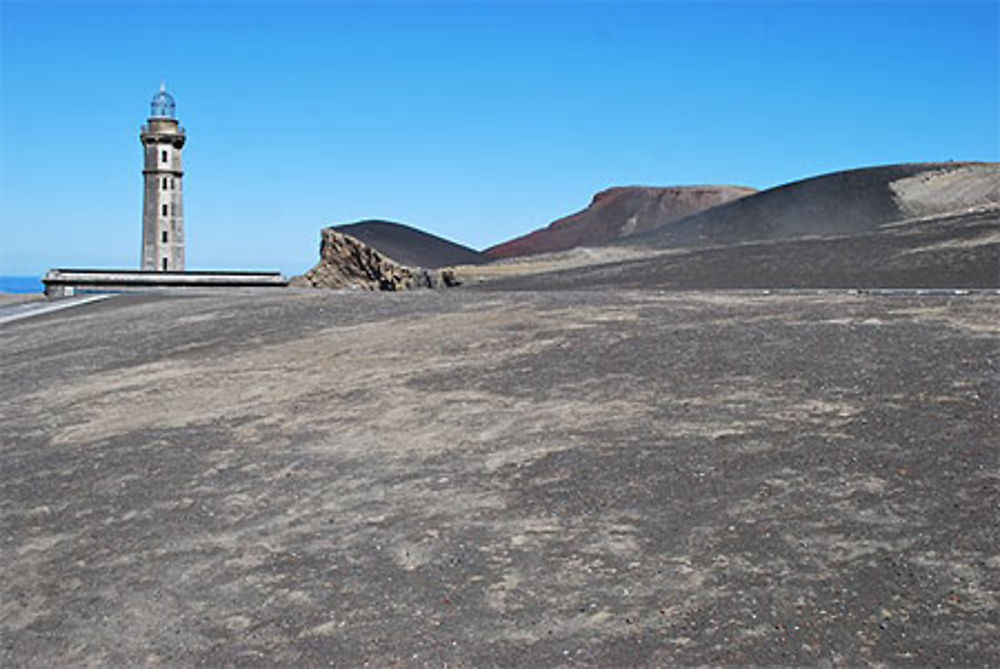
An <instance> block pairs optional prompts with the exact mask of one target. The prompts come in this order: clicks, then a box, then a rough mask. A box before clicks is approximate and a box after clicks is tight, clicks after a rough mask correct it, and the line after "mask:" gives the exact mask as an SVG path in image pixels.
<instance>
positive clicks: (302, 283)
mask: <svg viewBox="0 0 1000 669" xmlns="http://www.w3.org/2000/svg"><path fill="white" fill-rule="evenodd" d="M319 256H320V258H319V262H318V263H316V266H315V267H313V268H312V269H311V270H309V271H308V272H306V273H305V274H303V275H302V276H297V277H295V278H294V279H292V282H291V285H292V286H296V287H300V288H355V289H361V290H389V291H396V290H410V289H412V288H447V287H451V286H455V285H458V282H457V280H456V279H455V274H454V272H452V271H451V270H450V269H436V270H428V269H424V268H421V267H409V266H407V265H402V264H400V263H398V262H396V261H395V260H393V259H392V258H389V257H388V256H385V255H383V254H382V253H379V252H378V251H376V250H375V249H373V248H372V247H371V246H368V245H367V244H365V243H363V242H361V241H359V240H357V239H355V238H354V237H351V236H350V235H345V234H344V233H342V232H338V231H337V230H335V229H334V228H325V229H324V230H323V233H322V239H321V241H320V247H319Z"/></svg>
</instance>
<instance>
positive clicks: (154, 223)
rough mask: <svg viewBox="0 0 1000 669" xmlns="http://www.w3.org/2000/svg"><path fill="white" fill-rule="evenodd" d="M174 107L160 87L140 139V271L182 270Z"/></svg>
mask: <svg viewBox="0 0 1000 669" xmlns="http://www.w3.org/2000/svg"><path fill="white" fill-rule="evenodd" d="M176 109H177V104H176V103H175V102H174V98H173V96H172V95H170V93H168V92H167V88H166V86H165V85H164V84H160V90H159V92H158V93H157V94H156V95H154V96H153V102H152V111H151V113H150V115H149V120H147V121H146V125H144V126H142V132H141V133H140V135H139V139H140V140H142V148H143V152H144V153H145V162H144V164H143V169H142V176H143V180H144V182H145V190H144V191H143V198H142V269H143V270H144V271H160V272H166V271H171V272H175V271H176V272H180V271H183V270H184V206H183V197H182V196H183V193H184V191H183V189H182V188H181V178H182V177H183V176H184V170H183V169H182V168H181V149H183V148H184V139H185V138H184V128H182V127H180V125H178V123H177V118H176V116H175V112H176Z"/></svg>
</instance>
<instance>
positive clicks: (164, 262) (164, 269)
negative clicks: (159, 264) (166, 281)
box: [163, 258, 167, 272]
mask: <svg viewBox="0 0 1000 669" xmlns="http://www.w3.org/2000/svg"><path fill="white" fill-rule="evenodd" d="M163 271H164V272H165V271H167V259H166V258H164V259H163Z"/></svg>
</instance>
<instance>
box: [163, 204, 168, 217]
mask: <svg viewBox="0 0 1000 669" xmlns="http://www.w3.org/2000/svg"><path fill="white" fill-rule="evenodd" d="M163 215H164V216H166V215H167V205H163Z"/></svg>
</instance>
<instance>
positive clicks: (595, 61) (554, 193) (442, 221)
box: [0, 0, 1000, 274]
mask: <svg viewBox="0 0 1000 669" xmlns="http://www.w3.org/2000/svg"><path fill="white" fill-rule="evenodd" d="M998 26H1000V16H998V3H996V2H992V1H989V0H985V1H981V2H958V1H954V0H953V1H951V2H944V3H933V2H883V3H866V2H833V1H827V2H819V3H805V2H754V1H744V2H737V3H722V2H700V3H684V2H645V3H628V2H617V3H577V2H551V3H539V2H532V3H510V2H504V3H499V2H497V3H491V2H479V3H457V2H453V3H434V4H431V3H419V2H405V3H403V2H398V3H389V2H368V3H350V2H302V3H276V2H274V3H272V2H252V3H242V2H225V1H221V0H220V1H218V2H213V3H201V2H130V3H126V2H117V3H104V4H91V3H83V2H60V3H46V2H44V1H39V0H34V1H32V2H10V1H9V0H0V58H2V62H0V77H2V78H0V274H33V273H41V272H43V271H44V270H45V269H47V268H49V267H55V266H62V267H72V266H77V267H81V266H106V267H136V266H137V265H138V262H139V247H140V230H141V206H142V176H141V169H142V167H141V160H142V156H141V147H140V144H139V140H138V132H139V126H140V125H141V123H142V122H143V121H144V120H145V118H146V117H147V116H148V114H149V99H150V98H151V97H152V95H153V94H154V93H155V92H156V90H157V87H158V85H159V83H160V81H161V80H166V82H167V85H168V88H169V90H170V91H171V92H172V93H173V94H174V95H175V97H176V99H177V115H178V117H179V118H180V120H181V123H182V124H183V125H184V126H185V127H186V128H187V132H188V144H187V146H186V147H185V150H184V155H185V163H186V165H185V167H186V174H185V226H186V235H187V263H188V268H189V269H224V268H228V269H252V268H259V269H272V268H273V269H281V270H283V271H285V272H286V273H300V272H302V271H303V270H305V269H307V268H308V267H309V266H311V265H312V264H313V263H314V262H315V259H316V255H317V247H318V241H319V231H320V229H321V228H322V227H324V226H326V225H330V224H334V223H346V222H351V221H354V220H358V219H362V218H386V219H391V220H396V221H400V222H405V223H408V224H410V225H414V226H416V227H419V228H421V229H424V230H427V231H429V232H433V233H435V234H438V235H441V236H444V237H447V238H449V239H453V240H455V241H458V242H461V243H464V244H467V245H470V246H473V247H476V248H482V247H485V246H488V245H490V244H493V243H497V242H500V241H503V240H505V239H509V238H511V237H513V236H516V235H518V234H521V233H524V232H527V231H529V230H531V229H534V228H536V227H539V226H541V225H544V224H547V223H548V222H550V221H551V220H553V219H555V218H557V217H559V216H562V215H565V214H568V213H571V212H572V211H575V210H577V209H580V208H582V207H583V206H585V205H586V204H587V203H588V202H589V200H590V197H591V196H592V195H593V193H595V192H596V191H598V190H600V189H602V188H606V187H608V186H613V185H627V184H648V185H673V184H698V183H719V184H723V183H724V184H742V185H749V186H754V187H757V188H766V187H770V186H775V185H779V184H781V183H784V182H787V181H791V180H795V179H799V178H804V177H807V176H811V175H815V174H819V173H824V172H829V171H835V170H839V169H847V168H852V167H860V166H866V165H873V164H884V163H895V162H908V161H923V160H949V159H955V160H998V159H1000V130H998V124H1000V121H998V118H1000V87H998V86H1000V85H998V79H1000V75H998V61H1000V40H998Z"/></svg>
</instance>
